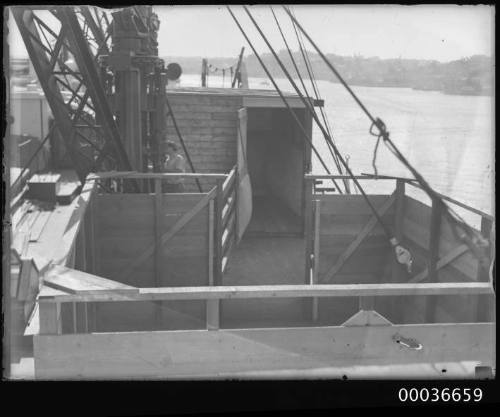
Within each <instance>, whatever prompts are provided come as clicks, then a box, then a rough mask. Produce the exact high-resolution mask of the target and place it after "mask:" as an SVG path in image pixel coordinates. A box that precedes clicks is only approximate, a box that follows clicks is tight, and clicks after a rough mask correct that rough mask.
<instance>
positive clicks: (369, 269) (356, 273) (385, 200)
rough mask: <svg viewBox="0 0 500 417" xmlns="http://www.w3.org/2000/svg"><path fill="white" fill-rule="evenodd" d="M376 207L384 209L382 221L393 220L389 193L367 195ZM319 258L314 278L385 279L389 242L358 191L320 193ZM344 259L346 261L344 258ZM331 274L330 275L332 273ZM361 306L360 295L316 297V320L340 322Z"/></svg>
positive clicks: (344, 281) (390, 222)
mask: <svg viewBox="0 0 500 417" xmlns="http://www.w3.org/2000/svg"><path fill="white" fill-rule="evenodd" d="M369 198H370V201H371V202H372V204H373V205H374V206H375V207H376V208H377V210H379V211H380V210H385V214H384V215H383V217H382V218H383V219H384V222H385V223H386V224H387V225H389V226H390V227H392V226H393V224H394V212H395V208H394V204H393V203H392V200H391V196H389V195H371V196H369ZM312 199H313V202H314V200H319V202H320V203H319V205H320V208H319V212H320V216H319V262H318V263H317V264H316V265H315V268H316V271H317V272H316V273H317V275H316V278H315V282H316V283H319V284H357V283H373V284H374V283H379V282H384V281H387V276H388V275H389V274H390V269H389V267H390V263H389V260H390V256H391V246H390V244H389V242H388V240H387V238H386V236H385V235H384V232H383V229H382V227H381V226H380V225H379V224H378V223H376V222H375V224H374V225H373V227H372V228H367V224H369V222H372V223H373V220H371V219H372V213H371V211H370V208H369V207H368V205H367V204H366V203H365V202H364V201H363V197H362V196H360V195H319V194H316V195H314V196H313V198H312ZM344 260H345V261H344ZM332 274H333V275H332ZM359 308H360V305H359V298H355V297H351V298H349V297H348V298H344V299H342V300H331V299H319V300H318V320H319V321H320V322H321V323H323V322H324V323H331V324H341V323H342V322H344V321H345V320H347V319H348V318H349V317H351V316H352V315H353V314H355V313H356V312H357V311H358V310H359Z"/></svg>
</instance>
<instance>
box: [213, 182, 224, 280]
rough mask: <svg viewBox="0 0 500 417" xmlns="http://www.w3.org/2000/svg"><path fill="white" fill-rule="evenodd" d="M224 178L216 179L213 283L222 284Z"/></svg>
mask: <svg viewBox="0 0 500 417" xmlns="http://www.w3.org/2000/svg"><path fill="white" fill-rule="evenodd" d="M223 183H224V179H217V189H216V194H215V227H214V234H215V245H214V254H215V273H214V282H215V285H222V210H223V209H224V203H223V198H222V197H223V196H222V184H223Z"/></svg>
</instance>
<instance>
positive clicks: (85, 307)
mask: <svg viewBox="0 0 500 417" xmlns="http://www.w3.org/2000/svg"><path fill="white" fill-rule="evenodd" d="M83 312H84V314H83V315H84V324H85V333H89V309H88V303H83Z"/></svg>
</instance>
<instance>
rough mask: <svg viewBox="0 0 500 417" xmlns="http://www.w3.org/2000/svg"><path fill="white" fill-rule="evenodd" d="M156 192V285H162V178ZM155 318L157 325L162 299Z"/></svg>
mask: <svg viewBox="0 0 500 417" xmlns="http://www.w3.org/2000/svg"><path fill="white" fill-rule="evenodd" d="M154 191H155V193H154V213H155V221H154V225H155V226H154V227H155V230H154V237H155V251H154V257H155V258H154V259H155V287H161V286H162V276H161V274H162V245H161V235H162V229H163V228H162V221H161V220H162V216H161V213H162V205H163V201H162V197H163V196H162V192H161V179H159V178H156V179H155V190H154ZM154 319H155V323H156V325H157V326H160V323H161V301H155V302H154Z"/></svg>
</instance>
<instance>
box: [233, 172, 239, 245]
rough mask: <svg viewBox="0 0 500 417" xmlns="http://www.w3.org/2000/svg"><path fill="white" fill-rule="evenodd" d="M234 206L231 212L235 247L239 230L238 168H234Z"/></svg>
mask: <svg viewBox="0 0 500 417" xmlns="http://www.w3.org/2000/svg"><path fill="white" fill-rule="evenodd" d="M233 187H234V205H233V210H234V243H235V244H236V245H237V244H238V236H239V229H238V198H239V195H238V192H239V188H240V177H239V175H238V168H237V167H235V171H234V185H233Z"/></svg>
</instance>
